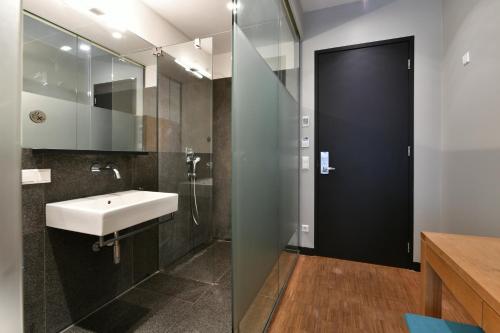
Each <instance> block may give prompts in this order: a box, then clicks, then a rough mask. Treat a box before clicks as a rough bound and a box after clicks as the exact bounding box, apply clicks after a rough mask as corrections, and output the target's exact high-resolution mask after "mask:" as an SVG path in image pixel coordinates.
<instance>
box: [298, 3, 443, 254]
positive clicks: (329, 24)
mask: <svg viewBox="0 0 500 333" xmlns="http://www.w3.org/2000/svg"><path fill="white" fill-rule="evenodd" d="M442 29H443V28H442V2H441V1H440V0H420V1H413V0H378V1H369V2H365V1H363V2H361V1H359V2H354V3H348V4H343V5H340V6H335V7H331V8H327V9H323V10H320V11H315V12H310V13H306V14H305V15H304V39H303V42H302V72H301V73H302V85H301V98H302V102H301V113H302V115H307V116H309V117H310V120H311V124H314V51H315V50H321V49H328V48H334V47H340V46H345V45H353V44H360V43H366V42H373V41H379V40H385V39H391V38H398V37H405V36H415V92H414V96H415V104H414V107H415V112H414V114H415V116H414V117H415V119H414V129H415V151H414V154H415V180H414V181H415V189H414V224H415V228H414V242H415V248H414V260H418V258H419V254H420V238H419V233H420V231H421V230H435V231H439V230H442V226H441V217H440V215H441V212H440V206H441V204H440V200H441V179H440V168H441V153H440V150H441V102H442V100H441V59H442V43H443V37H442ZM301 136H308V137H309V138H310V140H311V148H309V149H304V150H302V154H303V155H309V156H313V155H314V126H310V127H305V128H302V134H301ZM314 170H315V166H314V159H311V170H310V171H302V172H301V199H300V201H301V203H300V207H301V224H309V225H310V228H309V232H308V233H304V232H303V233H302V235H301V245H302V246H303V247H314Z"/></svg>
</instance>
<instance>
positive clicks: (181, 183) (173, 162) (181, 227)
mask: <svg viewBox="0 0 500 333" xmlns="http://www.w3.org/2000/svg"><path fill="white" fill-rule="evenodd" d="M197 155H198V156H200V158H201V161H200V163H199V164H198V166H197V171H196V174H197V185H196V194H197V203H198V211H199V219H198V223H199V225H195V224H194V222H193V220H192V219H191V204H192V201H191V199H192V192H191V188H190V184H189V181H188V178H187V171H188V166H187V165H186V154H185V153H170V152H161V153H160V155H159V159H160V163H159V168H160V176H159V190H160V191H161V192H174V193H179V209H178V211H177V212H176V214H175V218H174V219H173V220H172V221H169V222H166V223H164V224H162V225H161V226H160V236H159V244H160V248H159V252H160V269H168V268H169V266H170V265H171V264H172V263H174V262H176V261H177V260H178V259H180V258H181V257H183V256H184V255H186V254H188V253H189V252H190V251H191V250H193V249H195V248H196V247H199V246H201V245H204V244H210V243H211V242H212V240H213V238H214V237H213V230H214V225H213V214H212V196H213V195H212V188H213V186H212V182H211V181H210V176H211V170H210V167H209V165H207V162H209V161H211V158H212V157H211V154H204V153H198V154H197Z"/></svg>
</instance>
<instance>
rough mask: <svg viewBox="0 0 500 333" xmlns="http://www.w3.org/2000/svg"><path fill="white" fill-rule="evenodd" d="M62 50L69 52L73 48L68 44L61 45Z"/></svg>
mask: <svg viewBox="0 0 500 333" xmlns="http://www.w3.org/2000/svg"><path fill="white" fill-rule="evenodd" d="M60 50H61V51H64V52H69V51H71V50H72V47H71V46H68V45H63V46H61V47H60Z"/></svg>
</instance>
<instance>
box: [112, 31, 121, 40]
mask: <svg viewBox="0 0 500 333" xmlns="http://www.w3.org/2000/svg"><path fill="white" fill-rule="evenodd" d="M111 36H113V38H116V39H122V37H123V35H122V34H121V33H120V32H118V31H115V32H113V33H112V34H111Z"/></svg>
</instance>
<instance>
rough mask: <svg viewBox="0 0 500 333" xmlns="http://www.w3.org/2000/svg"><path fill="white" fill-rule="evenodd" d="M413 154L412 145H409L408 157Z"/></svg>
mask: <svg viewBox="0 0 500 333" xmlns="http://www.w3.org/2000/svg"><path fill="white" fill-rule="evenodd" d="M410 156H411V146H408V157H410Z"/></svg>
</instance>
